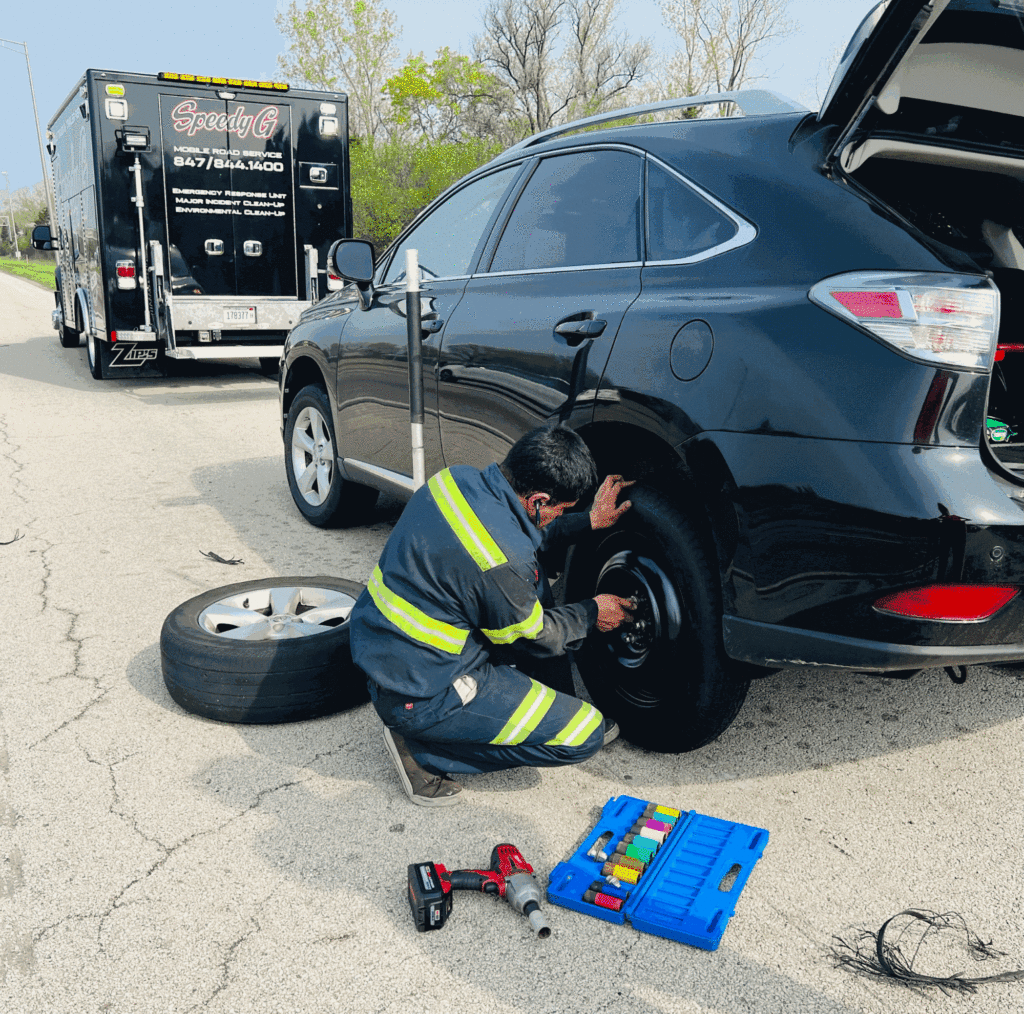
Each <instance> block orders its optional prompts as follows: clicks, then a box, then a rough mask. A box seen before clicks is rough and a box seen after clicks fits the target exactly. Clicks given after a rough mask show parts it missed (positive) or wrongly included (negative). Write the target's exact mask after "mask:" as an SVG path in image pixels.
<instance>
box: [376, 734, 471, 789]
mask: <svg viewBox="0 0 1024 1014" xmlns="http://www.w3.org/2000/svg"><path fill="white" fill-rule="evenodd" d="M384 745H385V746H386V747H387V748H388V753H389V754H391V759H392V760H393V761H394V762H395V770H396V771H397V772H398V778H399V781H401V783H402V788H403V789H405V794H406V795H407V796H408V797H409V802H411V803H415V804H416V805H417V806H452V805H454V804H455V803H461V802H462V797H461V796H460V795H459V793H460V792H461V791H462V786H461V785H459V783H458V782H453V781H452V780H451V779H450V778H445V777H443V776H442V775H433V774H431V773H430V772H429V771H426V770H424V769H423V768H421V767H420V766H419V764H417V763H416V758H415V757H413V755H412V754H411V753H410V752H409V748H408V747H407V746H406V745H405V740H404V739H402V737H401V736H399V735H398V733H397V732H393V731H392V730H391V729H389V728H388V727H387V726H386V725H385V726H384Z"/></svg>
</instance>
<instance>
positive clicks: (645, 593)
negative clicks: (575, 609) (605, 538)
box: [597, 550, 682, 669]
mask: <svg viewBox="0 0 1024 1014" xmlns="http://www.w3.org/2000/svg"><path fill="white" fill-rule="evenodd" d="M597 593H598V594H599V595H600V594H604V593H609V594H612V595H619V596H621V597H622V598H628V599H632V600H633V602H634V603H635V607H634V609H633V621H632V622H631V623H625V624H623V625H622V626H621V627H619V628H618V629H616V630H613V631H612V632H611V633H610V634H608V635H606V638H605V647H606V649H607V650H608V652H609V653H610V654H611V655H612V656H613V657H614V659H615V660H616V661H617V662H618V663H619V664H620V665H623V666H626V667H627V668H630V669H636V668H638V667H640V666H641V665H643V663H644V662H645V661H647V659H648V657H649V656H650V654H651V652H652V651H653V650H655V649H656V648H658V647H659V646H664V645H667V644H669V643H671V642H672V641H674V640H675V638H676V637H677V636H678V635H679V630H680V628H681V626H682V610H681V609H680V606H679V597H678V595H677V594H676V590H675V588H674V587H673V585H672V582H671V581H670V580H669V577H668V575H667V574H666V573H665V572H664V571H663V570H662V569H661V567H660V566H658V564H657V563H655V562H654V560H652V559H650V557H647V556H642V555H641V554H639V553H637V552H635V551H633V550H623V551H622V552H619V553H616V554H615V555H614V556H612V557H611V558H610V559H609V560H608V562H607V563H606V564H605V565H604V566H603V567H602V568H601V572H600V574H599V575H598V578H597Z"/></svg>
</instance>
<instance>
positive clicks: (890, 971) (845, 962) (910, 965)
mask: <svg viewBox="0 0 1024 1014" xmlns="http://www.w3.org/2000/svg"><path fill="white" fill-rule="evenodd" d="M901 916H907V917H908V918H909V919H910V920H911V922H909V923H908V924H907V925H906V926H904V927H903V929H902V930H900V932H899V935H898V936H897V938H896V941H895V943H890V942H889V941H887V940H886V939H885V933H886V930H888V929H889V926H890V924H891V923H893V922H894V921H895V920H897V919H899V918H900V917H901ZM913 920H918V921H919V922H922V923H924V924H925V929H924V931H923V932H922V933H921V937H920V939H919V940H918V941H917V944H916V946H915V947H914V950H913V953H912V954H911V955H910V958H909V959H908V958H907V957H906V955H905V954H904V953H903V950H902V948H901V947H900V942H901V941H902V940H903V938H904V937H905V936H906V935H907V933H908V931H909V930H910V929H911V928H912V927H914V926H915V923H914V922H913ZM917 928H920V927H917ZM945 930H954V931H956V932H958V933H962V934H963V935H964V938H965V942H966V945H967V950H968V952H969V953H970V955H971V957H972V958H973V959H974V960H975V961H987V960H988V959H989V958H1002V957H1005V956H1006V955H1005V952H1004V951H997V950H995V948H993V947H992V941H991V940H990V941H989V942H988V943H985V941H984V940H982V939H981V938H980V937H979V936H978V935H977V933H975V932H973V931H972V930H971V929H970V928H969V927H968V926H967V923H965V922H964V919H963V916H962V915H960V913H959V912H942V913H939V912H931V911H929V910H928V909H917V908H907V909H904V910H903V911H902V912H897V913H896V915H894V916H892V918H890V919H886V921H885V922H884V923H882V928H881V929H880V930H879V931H878V933H877V934H876V933H872V932H871V930H867V929H861V930H858V931H857V937H856V939H855V941H854V943H852V944H850V943H848V942H847V941H845V940H843V939H842V938H841V937H835V936H834V937H833V938H832V939H833V941H834V943H833V944H832V957H833V959H834V960H835V963H836V965H837V966H841V967H845V968H849V969H851V970H852V971H854V972H859V973H860V974H862V975H871V976H874V977H875V978H878V979H896V980H897V981H899V982H902V983H905V984H906V985H908V986H911V987H922V986H937V987H938V988H939V989H941V990H942V992H943V993H945V994H946V995H947V996H949V995H950V994H951V993H976V992H977V990H978V986H980V985H982V984H983V983H986V982H1018V981H1021V980H1024V969H1020V970H1018V971H1014V972H1002V973H1001V974H999V975H986V976H981V977H979V978H966V977H965V976H964V974H963V973H962V972H954V973H953V974H952V975H947V976H941V975H924V974H923V973H921V972H915V971H914V962H915V961H916V960H917V956H918V954H919V953H920V951H921V947H922V945H923V944H924V942H925V940H926V939H927V938H928V937H929V936H930V935H932V934H938V933H942V932H943V931H945Z"/></svg>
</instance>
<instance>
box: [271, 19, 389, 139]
mask: <svg viewBox="0 0 1024 1014" xmlns="http://www.w3.org/2000/svg"><path fill="white" fill-rule="evenodd" d="M275 20H276V22H277V27H278V30H279V31H280V32H281V34H282V35H283V36H284V37H285V38H286V39H287V40H288V52H287V53H284V54H282V55H281V56H279V57H278V58H277V60H278V64H279V65H280V67H281V69H282V70H283V71H284V73H285V74H286V75H287V76H288V77H289V79H292V80H296V81H299V82H301V83H303V84H307V85H309V86H311V87H313V88H324V89H328V90H332V91H333V90H336V89H338V90H341V91H345V92H347V93H348V100H349V104H348V109H349V130H350V132H351V133H352V134H354V135H356V136H358V137H374V136H377V135H379V134H381V133H385V132H386V123H385V121H386V117H387V112H388V107H387V97H386V95H385V92H384V84H385V82H386V81H387V80H388V78H390V77H391V76H392V75H393V74H394V73H395V67H396V61H397V59H398V46H397V45H396V44H395V40H396V39H397V37H398V32H399V29H398V27H397V23H396V18H395V15H394V14H393V13H392V12H391V11H390V10H388V9H387V8H386V7H381V6H380V4H379V2H378V0H306V3H305V4H304V5H303V6H299V4H298V2H297V0H291V2H290V3H289V4H288V7H287V8H286V9H285V10H283V11H280V12H279V13H278V14H277V15H276V18H275Z"/></svg>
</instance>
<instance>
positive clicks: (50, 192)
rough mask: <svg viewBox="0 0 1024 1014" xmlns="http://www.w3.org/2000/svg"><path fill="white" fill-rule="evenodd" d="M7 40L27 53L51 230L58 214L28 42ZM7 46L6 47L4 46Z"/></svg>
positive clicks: (26, 64)
mask: <svg viewBox="0 0 1024 1014" xmlns="http://www.w3.org/2000/svg"><path fill="white" fill-rule="evenodd" d="M3 42H7V43H9V44H10V45H12V46H21V48H22V50H23V51H24V53H25V70H26V71H27V72H28V90H29V94H30V95H31V96H32V115H33V117H34V118H35V121H36V140H37V141H38V142H39V164H40V165H41V166H42V167H43V189H44V190H45V191H46V211H47V214H48V215H49V217H50V230H51V231H53V229H54V228H55V227H56V222H57V216H56V214H55V212H54V206H53V187H52V186H51V183H52V182H53V181H52V177H51V175H50V170H49V169H48V168H47V166H46V149H45V148H44V147H43V132H42V130H41V129H40V126H39V110H38V109H37V108H36V89H35V86H34V85H33V84H32V64H31V62H30V61H29V58H28V43H27V42H15V41H14V40H13V39H0V43H3ZM3 48H6V47H3Z"/></svg>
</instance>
